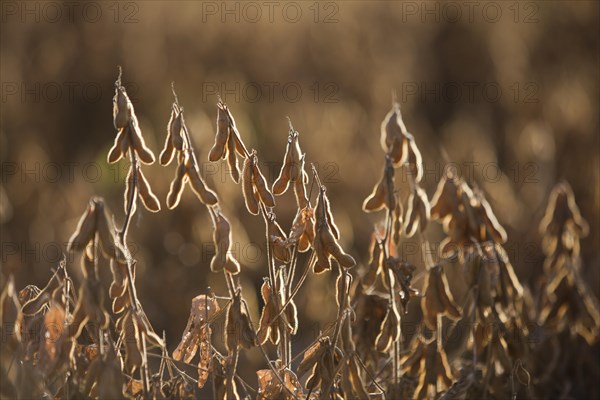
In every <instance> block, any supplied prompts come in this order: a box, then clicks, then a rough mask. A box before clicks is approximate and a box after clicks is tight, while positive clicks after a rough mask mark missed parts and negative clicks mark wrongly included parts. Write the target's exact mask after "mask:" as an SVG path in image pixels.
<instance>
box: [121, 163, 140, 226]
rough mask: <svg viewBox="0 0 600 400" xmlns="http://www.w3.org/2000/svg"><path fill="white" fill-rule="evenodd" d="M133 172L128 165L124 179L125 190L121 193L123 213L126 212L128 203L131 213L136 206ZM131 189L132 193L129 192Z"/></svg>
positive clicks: (136, 192)
mask: <svg viewBox="0 0 600 400" xmlns="http://www.w3.org/2000/svg"><path fill="white" fill-rule="evenodd" d="M133 179H134V174H133V168H132V167H131V166H130V167H129V172H128V173H127V179H126V180H125V192H124V193H123V208H124V210H125V214H127V212H128V209H129V203H130V202H133V204H131V213H132V214H133V213H134V212H135V210H136V208H137V201H136V200H137V194H138V185H135V186H134V184H133ZM132 191H133V193H131V192H132Z"/></svg>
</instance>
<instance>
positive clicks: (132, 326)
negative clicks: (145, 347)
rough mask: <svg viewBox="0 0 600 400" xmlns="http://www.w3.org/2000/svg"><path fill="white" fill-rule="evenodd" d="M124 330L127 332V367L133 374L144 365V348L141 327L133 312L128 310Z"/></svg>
mask: <svg viewBox="0 0 600 400" xmlns="http://www.w3.org/2000/svg"><path fill="white" fill-rule="evenodd" d="M122 329H123V331H124V332H125V340H124V341H123V343H124V344H125V369H126V370H127V371H128V372H129V373H130V374H133V373H134V372H135V371H136V370H137V369H138V368H141V367H142V364H143V358H142V349H141V344H140V342H141V338H140V332H139V327H138V326H137V324H136V323H135V320H134V317H133V315H132V313H131V312H128V313H127V314H126V316H125V319H124V320H123V327H122Z"/></svg>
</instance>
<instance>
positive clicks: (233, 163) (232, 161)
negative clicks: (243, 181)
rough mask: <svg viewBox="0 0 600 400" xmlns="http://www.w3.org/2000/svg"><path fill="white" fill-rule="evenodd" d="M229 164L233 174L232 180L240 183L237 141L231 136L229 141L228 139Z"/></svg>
mask: <svg viewBox="0 0 600 400" xmlns="http://www.w3.org/2000/svg"><path fill="white" fill-rule="evenodd" d="M227 163H228V164H229V172H231V179H233V181H234V182H235V183H238V182H239V181H240V167H239V165H238V159H237V156H236V155H235V140H234V139H233V135H232V134H231V133H230V134H229V139H227Z"/></svg>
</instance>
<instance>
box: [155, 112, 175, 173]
mask: <svg viewBox="0 0 600 400" xmlns="http://www.w3.org/2000/svg"><path fill="white" fill-rule="evenodd" d="M175 118H176V114H175V110H174V109H172V110H171V118H170V119H169V123H168V124H167V138H166V139H165V146H164V148H163V149H162V151H161V152H160V156H159V161H160V165H169V164H170V163H171V160H173V156H174V155H175V145H174V143H173V135H172V133H171V129H172V127H173V123H174V121H175Z"/></svg>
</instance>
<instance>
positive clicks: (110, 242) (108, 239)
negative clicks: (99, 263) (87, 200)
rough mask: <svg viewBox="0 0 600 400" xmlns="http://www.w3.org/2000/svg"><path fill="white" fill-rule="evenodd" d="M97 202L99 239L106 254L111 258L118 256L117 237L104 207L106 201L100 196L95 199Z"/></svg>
mask: <svg viewBox="0 0 600 400" xmlns="http://www.w3.org/2000/svg"><path fill="white" fill-rule="evenodd" d="M95 204H96V232H97V233H98V239H99V240H98V241H99V242H100V246H101V247H102V251H103V253H104V255H105V256H106V257H108V258H110V259H112V258H114V257H115V256H116V254H115V237H114V235H113V230H112V229H111V228H110V223H109V221H108V217H107V216H106V211H105V209H104V201H103V200H102V199H100V198H97V199H95Z"/></svg>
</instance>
